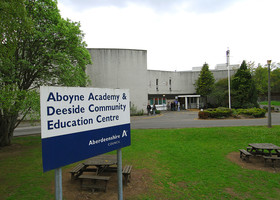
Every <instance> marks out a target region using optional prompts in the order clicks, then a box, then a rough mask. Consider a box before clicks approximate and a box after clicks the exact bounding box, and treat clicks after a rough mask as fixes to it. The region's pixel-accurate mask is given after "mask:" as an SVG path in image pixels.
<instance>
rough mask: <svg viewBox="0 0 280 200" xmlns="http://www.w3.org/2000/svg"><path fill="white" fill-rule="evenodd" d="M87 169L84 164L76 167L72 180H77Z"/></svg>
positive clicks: (72, 171) (72, 172)
mask: <svg viewBox="0 0 280 200" xmlns="http://www.w3.org/2000/svg"><path fill="white" fill-rule="evenodd" d="M85 169H86V166H85V165H84V164H83V163H79V164H78V165H76V166H75V167H74V168H73V169H72V170H71V171H70V173H71V180H74V179H77V178H78V177H79V176H80V175H81V174H82V173H83V171H84V170H85Z"/></svg>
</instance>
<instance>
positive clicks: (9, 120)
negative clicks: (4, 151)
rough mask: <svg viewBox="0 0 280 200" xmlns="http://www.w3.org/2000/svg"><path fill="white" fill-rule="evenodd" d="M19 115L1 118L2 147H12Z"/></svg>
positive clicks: (0, 145) (0, 144)
mask: <svg viewBox="0 0 280 200" xmlns="http://www.w3.org/2000/svg"><path fill="white" fill-rule="evenodd" d="M16 122H17V115H13V116H8V117H7V116H1V117H0V147H4V146H9V145H11V140H12V137H13V133H14V130H15V124H16Z"/></svg>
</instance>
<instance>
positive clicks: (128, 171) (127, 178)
mask: <svg viewBox="0 0 280 200" xmlns="http://www.w3.org/2000/svg"><path fill="white" fill-rule="evenodd" d="M131 169H132V165H126V166H125V167H124V168H123V170H122V174H123V175H124V183H125V185H127V183H128V182H130V178H131Z"/></svg>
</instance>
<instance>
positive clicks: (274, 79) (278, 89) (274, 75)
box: [271, 68, 280, 94]
mask: <svg viewBox="0 0 280 200" xmlns="http://www.w3.org/2000/svg"><path fill="white" fill-rule="evenodd" d="M271 93H273V94H280V68H276V69H274V70H273V71H272V72H271Z"/></svg>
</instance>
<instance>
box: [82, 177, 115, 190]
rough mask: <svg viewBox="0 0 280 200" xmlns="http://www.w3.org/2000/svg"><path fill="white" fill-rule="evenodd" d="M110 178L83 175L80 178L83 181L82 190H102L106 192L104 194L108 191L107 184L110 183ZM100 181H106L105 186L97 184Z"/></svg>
mask: <svg viewBox="0 0 280 200" xmlns="http://www.w3.org/2000/svg"><path fill="white" fill-rule="evenodd" d="M110 178H111V177H110V176H99V175H91V174H82V175H80V176H79V179H80V181H81V188H82V189H84V188H89V189H91V190H92V191H93V192H94V190H95V189H102V190H104V192H106V191H107V184H108V181H109V180H110ZM86 180H88V181H87V183H85V181H86ZM97 181H99V182H101V181H104V184H100V183H99V184H97V183H96V182H97Z"/></svg>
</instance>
